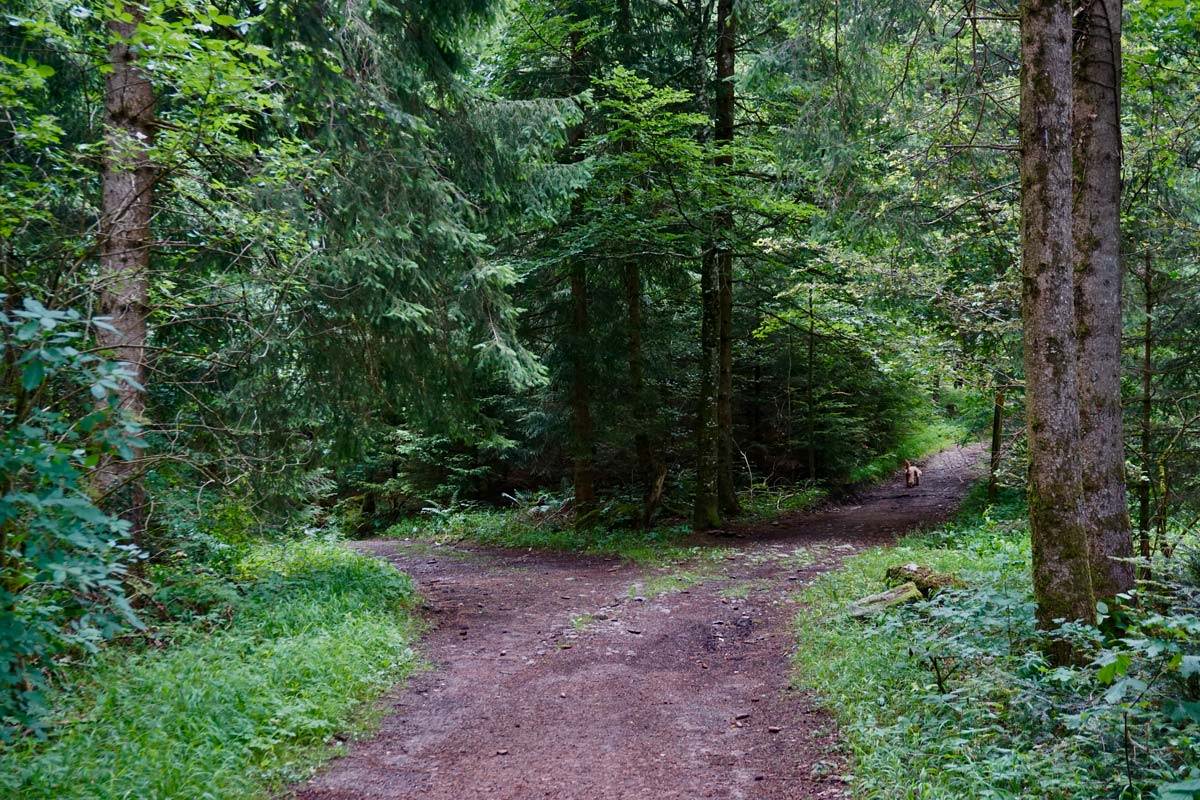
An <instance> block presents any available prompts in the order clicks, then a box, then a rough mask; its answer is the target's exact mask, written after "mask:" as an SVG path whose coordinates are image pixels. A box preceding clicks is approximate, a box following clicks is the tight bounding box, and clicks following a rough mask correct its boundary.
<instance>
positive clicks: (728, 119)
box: [713, 0, 741, 514]
mask: <svg viewBox="0 0 1200 800" xmlns="http://www.w3.org/2000/svg"><path fill="white" fill-rule="evenodd" d="M736 32H737V29H736V22H735V20H734V17H733V0H717V86H716V108H715V111H716V113H715V115H714V116H715V120H714V121H715V124H714V126H713V127H714V137H713V138H714V140H715V141H716V144H717V146H718V147H728V146H730V145H732V144H733V120H734V86H733V68H734V45H735V41H734V37H735V35H736ZM716 166H717V169H718V170H721V171H724V172H725V173H726V179H729V178H730V177H731V176H730V175H729V173H731V172H732V170H733V157H732V155H730V154H728V153H723V154H720V155H718V156H717V158H716ZM731 200H732V198H731V197H730V196H729V194H728V192H726V193H725V195H724V197H723V198H722V205H721V207H720V208H719V209H718V210H717V213H716V214H715V218H714V220H713V222H714V225H713V227H714V228H715V229H716V234H717V253H716V259H717V294H718V306H719V311H718V313H719V318H718V319H719V322H718V346H717V354H718V355H717V358H718V377H717V502H718V504H719V505H720V508H721V512H722V513H724V514H737V513H738V512H739V511H741V508H740V506H739V504H738V498H737V491H736V489H735V488H734V482H733V244H732V237H733V209H732V207H731V206H730V202H731Z"/></svg>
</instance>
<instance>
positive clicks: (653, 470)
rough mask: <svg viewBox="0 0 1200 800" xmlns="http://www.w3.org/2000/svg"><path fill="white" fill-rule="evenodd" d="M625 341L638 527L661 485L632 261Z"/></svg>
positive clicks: (646, 517)
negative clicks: (638, 484) (639, 510)
mask: <svg viewBox="0 0 1200 800" xmlns="http://www.w3.org/2000/svg"><path fill="white" fill-rule="evenodd" d="M624 279H625V305H626V341H627V344H628V358H629V396H630V404H631V406H632V411H633V426H634V433H633V449H634V453H635V455H636V457H637V470H638V480H639V481H641V484H642V518H641V525H642V527H647V526H649V524H650V520H651V518H652V517H653V516H654V509H655V507H656V506H657V505H658V501H659V499H660V497H659V495H660V494H661V483H660V482H659V480H658V472H659V470H658V469H657V467H656V465H655V462H654V451H653V450H652V449H651V447H650V432H649V430H648V428H649V417H650V414H649V408H648V407H647V404H646V381H645V364H644V362H643V357H642V278H641V270H640V269H639V268H638V264H637V262H636V261H634V260H632V259H630V260H628V261H626V262H625V269H624Z"/></svg>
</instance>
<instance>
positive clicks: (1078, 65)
mask: <svg viewBox="0 0 1200 800" xmlns="http://www.w3.org/2000/svg"><path fill="white" fill-rule="evenodd" d="M1120 84H1121V0H1076V9H1075V81H1074V110H1073V115H1072V118H1073V125H1074V129H1073V134H1072V140H1073V143H1074V168H1075V186H1074V192H1073V194H1074V220H1073V230H1072V234H1073V237H1074V251H1075V254H1074V263H1075V320H1076V331H1077V335H1078V339H1079V351H1078V355H1079V373H1078V375H1079V437H1080V447H1079V451H1078V452H1079V456H1080V460H1081V462H1082V473H1083V502H1084V506H1083V519H1084V525H1085V526H1086V528H1087V535H1088V548H1089V552H1090V554H1091V555H1090V558H1091V569H1092V588H1093V591H1094V592H1095V594H1096V597H1097V598H1100V599H1103V598H1108V597H1113V596H1115V595H1117V594H1119V593H1121V592H1125V591H1128V590H1130V589H1132V588H1133V572H1134V570H1133V564H1132V563H1131V562H1130V561H1129V559H1130V558H1131V557H1132V556H1133V537H1132V535H1131V532H1130V528H1129V507H1128V506H1127V504H1126V499H1125V439H1124V432H1123V430H1122V420H1121V252H1120V249H1121V120H1120V111H1119V101H1120Z"/></svg>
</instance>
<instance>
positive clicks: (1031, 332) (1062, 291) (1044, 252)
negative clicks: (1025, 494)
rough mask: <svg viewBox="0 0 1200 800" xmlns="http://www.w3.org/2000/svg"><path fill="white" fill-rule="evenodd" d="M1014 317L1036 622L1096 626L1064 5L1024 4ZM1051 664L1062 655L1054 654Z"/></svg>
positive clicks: (1067, 5)
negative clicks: (1084, 469) (1082, 432)
mask: <svg viewBox="0 0 1200 800" xmlns="http://www.w3.org/2000/svg"><path fill="white" fill-rule="evenodd" d="M1021 56H1022V63H1021V112H1020V132H1021V269H1022V278H1023V280H1022V293H1021V311H1022V322H1023V328H1024V363H1025V381H1026V416H1027V427H1028V437H1029V522H1030V535H1031V539H1032V543H1033V584H1034V594H1035V596H1036V598H1037V605H1038V608H1037V616H1038V621H1039V623H1040V624H1041V625H1042V626H1043V627H1045V628H1053V627H1054V626H1055V624H1056V623H1055V620H1058V619H1064V618H1065V619H1068V620H1083V621H1085V622H1092V621H1094V619H1095V611H1094V608H1095V602H1094V600H1095V598H1094V596H1093V593H1092V582H1091V570H1090V565H1089V559H1088V542H1087V531H1086V528H1085V526H1084V522H1083V480H1082V475H1081V472H1080V468H1079V462H1078V458H1079V405H1078V400H1079V395H1078V387H1077V379H1076V371H1077V369H1078V362H1077V357H1076V341H1075V302H1074V280H1073V264H1072V250H1073V248H1072V239H1071V0H1022V2H1021ZM1051 656H1052V657H1053V658H1054V659H1055V660H1057V661H1066V660H1069V659H1070V658H1071V651H1070V649H1069V647H1068V646H1067V645H1066V644H1065V643H1063V642H1059V643H1057V644H1055V645H1053V646H1052V648H1051Z"/></svg>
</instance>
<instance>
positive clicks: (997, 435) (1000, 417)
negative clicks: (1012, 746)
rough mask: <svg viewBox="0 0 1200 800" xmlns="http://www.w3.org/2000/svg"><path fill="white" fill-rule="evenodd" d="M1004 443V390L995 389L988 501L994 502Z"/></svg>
mask: <svg viewBox="0 0 1200 800" xmlns="http://www.w3.org/2000/svg"><path fill="white" fill-rule="evenodd" d="M1003 443H1004V390H1003V389H997V390H996V399H995V402H993V404H992V453H991V459H990V461H989V462H988V489H987V496H988V502H989V503H995V502H996V490H997V477H996V473H997V472H998V471H999V469H1000V448H1001V446H1002V445H1003Z"/></svg>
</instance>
